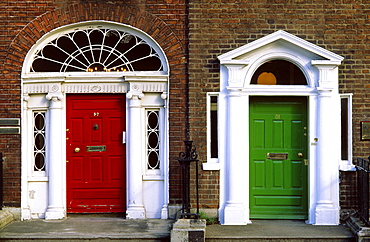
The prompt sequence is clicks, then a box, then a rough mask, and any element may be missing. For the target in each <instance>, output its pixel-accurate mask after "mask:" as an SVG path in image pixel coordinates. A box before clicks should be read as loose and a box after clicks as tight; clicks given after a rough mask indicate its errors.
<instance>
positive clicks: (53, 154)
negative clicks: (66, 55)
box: [45, 92, 66, 219]
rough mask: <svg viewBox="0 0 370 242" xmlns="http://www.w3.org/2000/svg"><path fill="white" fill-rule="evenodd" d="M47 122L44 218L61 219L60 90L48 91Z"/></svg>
mask: <svg viewBox="0 0 370 242" xmlns="http://www.w3.org/2000/svg"><path fill="white" fill-rule="evenodd" d="M46 99H47V100H49V101H50V104H49V110H48V112H49V122H48V124H47V132H48V137H50V138H48V139H47V150H46V152H47V161H48V162H47V171H48V175H49V191H48V194H49V195H48V198H49V203H48V208H47V210H46V213H45V219H62V218H64V217H65V215H66V212H65V209H64V207H63V192H62V191H63V173H62V164H63V160H62V157H63V155H62V150H63V147H62V142H63V137H62V118H63V114H62V107H63V105H62V99H63V95H62V94H61V93H60V92H56V93H49V94H47V95H46Z"/></svg>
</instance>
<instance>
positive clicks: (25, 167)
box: [21, 94, 31, 220]
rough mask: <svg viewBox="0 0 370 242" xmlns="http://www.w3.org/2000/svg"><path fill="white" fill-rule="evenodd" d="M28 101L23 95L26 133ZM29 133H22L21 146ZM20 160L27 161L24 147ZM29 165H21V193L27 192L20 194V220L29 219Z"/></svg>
mask: <svg viewBox="0 0 370 242" xmlns="http://www.w3.org/2000/svg"><path fill="white" fill-rule="evenodd" d="M29 100H30V96H29V95H28V94H24V95H23V116H22V127H23V129H24V130H27V131H28V125H27V120H28V101H29ZM29 134H30V132H24V133H23V135H22V144H27V142H28V137H29ZM22 148H23V150H22V160H27V158H26V156H27V154H29V153H28V152H27V151H26V149H27V148H28V147H27V146H26V147H22ZM28 165H29V164H28V163H27V162H24V163H23V164H22V181H21V187H22V191H27V192H22V199H21V207H22V211H21V212H22V220H29V219H31V209H30V207H29V205H28V196H27V195H28V184H27V178H28V176H29V175H30V172H29V166H28Z"/></svg>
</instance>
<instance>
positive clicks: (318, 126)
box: [218, 31, 351, 225]
mask: <svg viewBox="0 0 370 242" xmlns="http://www.w3.org/2000/svg"><path fill="white" fill-rule="evenodd" d="M219 60H220V64H221V73H220V74H221V79H220V94H219V116H218V117H219V150H220V152H219V163H220V167H221V168H220V171H221V181H220V189H221V192H220V196H221V197H220V208H219V214H220V221H221V223H222V224H225V225H243V224H248V223H251V221H250V219H251V218H250V204H249V196H250V194H251V191H250V186H249V183H250V180H249V177H250V172H251V171H250V167H249V162H248V159H249V156H250V155H249V149H248V147H250V144H249V138H248V137H249V136H250V131H249V122H250V121H249V108H250V106H249V102H250V97H254V96H261V97H283V96H290V97H305V98H307V117H308V118H307V119H308V121H307V123H308V130H307V135H306V137H305V139H306V140H305V142H306V143H307V147H305V148H307V151H308V154H307V158H306V159H305V163H306V164H307V166H308V168H307V171H308V174H307V177H308V188H307V193H308V196H307V197H308V201H307V203H308V211H307V214H308V220H307V222H308V223H310V224H315V225H335V224H338V223H339V210H340V207H339V166H340V164H342V161H341V156H340V154H341V143H340V140H341V138H340V133H341V122H340V112H341V109H340V95H339V92H338V66H339V65H340V64H341V61H342V60H343V58H342V57H341V56H338V55H336V54H334V53H332V52H330V51H327V50H325V49H323V48H321V47H318V46H316V45H314V44H312V43H309V42H307V41H305V40H303V39H300V38H298V37H296V36H294V35H291V34H289V33H287V32H284V31H277V32H275V33H273V34H271V35H268V36H266V37H263V38H261V39H259V40H256V41H254V42H251V43H250V44H247V45H244V46H242V47H240V48H238V49H235V50H233V51H230V52H228V53H225V54H223V55H221V56H219ZM274 60H283V61H286V62H289V63H292V64H294V65H295V66H296V67H298V68H299V70H300V71H301V72H302V73H303V75H304V78H305V82H306V83H304V85H303V84H301V83H298V84H294V83H293V84H292V85H289V84H288V85H286V84H284V85H280V84H279V83H277V84H274V85H259V84H258V83H252V81H251V80H252V78H253V75H254V74H255V72H256V70H257V69H258V68H259V67H260V66H262V65H263V64H265V63H267V62H270V61H274ZM347 165H348V166H351V164H350V161H349V164H347Z"/></svg>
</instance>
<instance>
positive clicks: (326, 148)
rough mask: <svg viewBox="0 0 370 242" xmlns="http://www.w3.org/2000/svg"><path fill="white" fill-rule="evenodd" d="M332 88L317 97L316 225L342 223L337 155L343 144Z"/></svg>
mask: <svg viewBox="0 0 370 242" xmlns="http://www.w3.org/2000/svg"><path fill="white" fill-rule="evenodd" d="M334 101H335V99H334V97H333V96H332V93H331V91H328V90H321V91H319V96H318V120H317V122H318V130H317V134H318V137H317V138H318V141H317V156H316V165H315V174H316V177H315V178H316V179H315V180H316V197H317V201H316V210H315V224H316V225H335V224H339V204H338V198H337V196H339V194H338V186H339V180H338V179H339V174H338V157H337V156H338V155H339V154H340V147H337V142H336V141H337V140H336V138H337V135H336V134H337V133H338V132H340V130H336V125H334V124H333V122H339V121H338V120H336V118H335V117H337V116H338V117H337V118H340V116H339V115H336V113H335V111H337V110H336V104H335V102H334ZM333 110H335V111H333Z"/></svg>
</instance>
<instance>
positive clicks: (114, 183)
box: [66, 94, 126, 213]
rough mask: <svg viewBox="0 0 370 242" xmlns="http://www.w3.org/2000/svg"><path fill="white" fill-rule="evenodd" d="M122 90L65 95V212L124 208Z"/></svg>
mask: <svg viewBox="0 0 370 242" xmlns="http://www.w3.org/2000/svg"><path fill="white" fill-rule="evenodd" d="M125 100H126V97H125V95H122V94H83V95H81V94H68V95H67V100H66V101H67V134H66V137H67V149H66V152H67V212H68V213H114V212H125V210H126V193H125V191H126V177H125V174H126V170H125V169H126V147H125V146H126V145H125V144H124V143H125V142H124V132H125V127H126V124H125V120H126V115H125V110H126V104H125Z"/></svg>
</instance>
